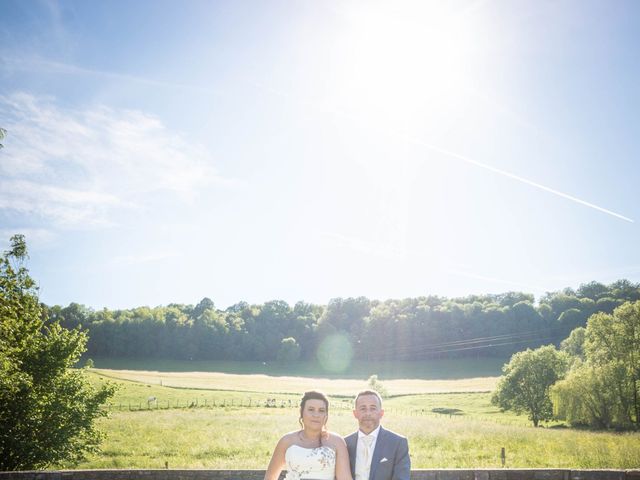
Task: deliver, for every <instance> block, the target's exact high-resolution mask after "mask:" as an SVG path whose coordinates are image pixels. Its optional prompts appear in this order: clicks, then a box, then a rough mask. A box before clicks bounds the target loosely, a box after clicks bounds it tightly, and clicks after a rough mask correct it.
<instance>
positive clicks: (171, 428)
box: [61, 362, 640, 469]
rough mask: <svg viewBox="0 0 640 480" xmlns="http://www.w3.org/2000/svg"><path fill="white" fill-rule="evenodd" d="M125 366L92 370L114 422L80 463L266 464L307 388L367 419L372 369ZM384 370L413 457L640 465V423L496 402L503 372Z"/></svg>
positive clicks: (391, 414)
mask: <svg viewBox="0 0 640 480" xmlns="http://www.w3.org/2000/svg"><path fill="white" fill-rule="evenodd" d="M96 363H98V362H96ZM99 366H101V367H104V366H105V365H104V364H99ZM123 366H124V365H123ZM126 366H127V367H128V368H129V370H111V369H104V368H101V369H95V370H90V371H87V375H88V377H89V379H90V380H91V381H92V382H96V383H99V382H105V381H110V382H114V383H116V384H117V385H118V386H119V389H118V392H117V394H116V396H115V397H114V398H113V399H112V401H111V403H110V405H109V406H108V409H109V417H108V418H104V419H101V420H100V427H101V429H102V430H103V431H104V432H105V434H106V438H105V441H104V443H103V446H102V451H101V452H100V453H97V454H93V455H91V456H90V457H88V458H87V459H86V461H85V462H83V463H81V464H80V465H78V466H76V467H74V468H164V467H165V465H168V467H169V468H207V469H264V468H266V465H267V463H268V461H269V458H270V455H271V452H272V449H273V447H274V446H275V443H276V442H277V440H278V438H279V437H280V436H281V435H282V434H284V433H286V432H287V431H291V430H295V429H297V428H298V423H297V418H298V412H297V402H298V400H299V398H300V394H301V392H302V391H304V390H309V389H322V390H325V391H326V392H328V393H329V395H330V399H331V408H330V418H329V425H328V426H329V429H330V430H333V431H336V432H338V433H340V434H343V435H345V434H348V433H350V432H352V431H353V430H355V428H356V421H355V419H354V418H353V416H352V413H351V400H350V398H351V395H353V392H355V391H357V390H358V389H360V388H364V387H365V386H366V376H363V377H362V378H360V379H355V378H342V379H332V378H326V377H321V376H318V377H312V378H309V377H298V376H296V375H295V373H297V372H286V373H289V374H288V375H284V376H272V375H266V374H263V373H257V374H256V373H255V371H254V372H253V374H252V375H248V374H235V373H224V374H220V373H217V374H216V375H224V376H223V377H218V376H216V375H213V374H215V373H216V372H213V371H212V370H211V369H208V370H207V369H204V368H202V369H201V370H203V371H198V372H195V371H186V370H184V369H180V368H174V369H173V370H172V371H161V370H160V369H159V368H158V367H157V366H156V368H157V369H156V370H133V369H132V365H131V364H129V365H126ZM137 366H138V367H142V368H153V366H152V365H151V364H146V365H142V364H141V365H137ZM174 366H175V367H179V365H174ZM444 368H445V367H444V366H443V369H444ZM172 372H173V373H174V374H175V375H173V376H171V375H168V374H169V373H172ZM247 373H249V372H247ZM282 373H285V372H282ZM316 373H320V372H316ZM484 373H487V372H486V371H485V372H484ZM489 373H490V372H489ZM212 375H213V376H212ZM168 378H171V381H172V382H173V383H172V384H171V385H167V383H166V382H167V379H168ZM161 379H162V382H160V380H161ZM221 379H223V380H224V381H222V380H221ZM380 380H381V381H382V382H383V385H384V386H385V388H387V390H388V391H389V395H390V397H389V398H388V399H386V400H385V405H384V407H385V417H384V419H383V424H384V425H385V426H386V427H388V428H390V429H392V430H396V431H398V432H401V433H403V434H404V435H406V436H407V437H408V438H409V442H410V449H411V457H412V465H413V468H476V467H477V468H500V467H501V466H502V463H501V459H500V452H501V449H502V448H505V451H506V463H505V466H506V467H507V468H542V467H544V468H639V467H640V434H638V433H616V432H595V431H588V430H578V429H572V428H567V427H566V426H564V425H563V424H561V423H559V422H550V423H547V424H545V425H544V426H543V427H542V428H533V427H532V426H531V424H530V422H529V421H528V420H527V419H526V417H524V416H518V415H515V414H513V413H510V412H501V411H500V410H499V409H497V408H496V407H494V406H493V405H491V403H490V393H489V391H490V390H491V388H493V385H494V384H495V376H493V377H492V376H487V377H477V378H473V379H470V378H459V379H454V378H452V377H451V376H449V377H446V376H445V378H436V379H433V378H429V377H427V378H422V379H417V378H412V379H401V378H390V379H388V380H387V379H385V377H383V376H380ZM161 383H162V384H161ZM234 387H235V388H234ZM150 397H155V400H152V401H149V398H150ZM267 404H268V405H270V406H267ZM61 466H62V467H65V465H61Z"/></svg>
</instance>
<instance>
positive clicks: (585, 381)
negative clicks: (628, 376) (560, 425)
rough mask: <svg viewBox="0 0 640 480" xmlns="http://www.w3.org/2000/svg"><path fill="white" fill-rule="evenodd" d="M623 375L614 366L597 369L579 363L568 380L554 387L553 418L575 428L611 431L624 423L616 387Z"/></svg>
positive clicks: (590, 365) (593, 366)
mask: <svg viewBox="0 0 640 480" xmlns="http://www.w3.org/2000/svg"><path fill="white" fill-rule="evenodd" d="M621 377H624V371H622V370H621V369H620V368H619V367H616V366H615V365H612V364H607V365H600V366H595V365H592V364H590V363H583V362H582V361H581V360H579V359H578V360H577V361H576V363H575V364H574V366H573V367H572V369H571V371H570V372H569V374H568V375H567V377H566V378H565V379H563V380H560V381H558V382H557V383H556V384H555V385H553V387H551V398H552V399H553V404H554V414H555V416H556V417H557V418H559V419H562V420H566V421H568V422H569V423H570V424H572V425H586V426H591V427H596V428H611V427H613V426H615V425H620V424H621V423H625V418H626V416H625V412H624V409H623V408H621V405H620V402H619V401H618V399H617V394H616V389H615V384H616V383H618V382H619V381H620V380H621Z"/></svg>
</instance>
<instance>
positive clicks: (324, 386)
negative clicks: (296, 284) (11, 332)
mask: <svg viewBox="0 0 640 480" xmlns="http://www.w3.org/2000/svg"><path fill="white" fill-rule="evenodd" d="M93 371H94V372H96V373H98V374H101V375H103V376H107V377H111V378H114V379H119V380H129V381H133V382H138V383H144V384H148V385H157V386H165V387H178V388H190V389H206V390H226V391H233V392H261V393H273V394H285V393H294V394H300V393H302V392H304V391H305V390H311V389H315V390H322V391H324V392H325V393H327V394H329V395H336V396H347V397H352V396H353V395H354V394H355V393H356V392H358V391H359V390H363V389H365V388H366V387H367V381H366V377H364V378H361V379H358V380H356V379H328V378H309V377H292V376H286V377H273V376H268V375H237V374H230V373H215V372H157V371H145V370H104V369H94V370H93ZM497 378H498V377H481V378H466V379H460V380H417V379H403V380H400V379H398V380H384V386H385V388H386V389H387V391H388V392H389V395H391V396H396V395H409V394H420V393H445V392H488V391H491V390H493V388H494V387H495V383H496V381H497ZM381 380H382V379H381Z"/></svg>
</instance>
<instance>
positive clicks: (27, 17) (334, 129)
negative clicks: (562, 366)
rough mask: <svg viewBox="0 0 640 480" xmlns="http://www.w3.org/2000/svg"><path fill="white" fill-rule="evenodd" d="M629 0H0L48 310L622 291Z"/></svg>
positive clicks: (630, 140) (632, 64)
mask: <svg viewBox="0 0 640 480" xmlns="http://www.w3.org/2000/svg"><path fill="white" fill-rule="evenodd" d="M638 45H640V3H638V2H635V1H621V0H616V1H604V0H603V1H591V0H579V1H578V0H575V1H573V0H566V1H539V0H536V1H526V0H522V1H518V2H512V1H506V0H500V1H492V0H486V1H485V0H470V1H447V2H444V1H443V2H435V1H389V2H378V1H369V2H364V1H348V0H346V1H331V0H327V1H324V0H323V1H317V2H311V1H308V2H300V1H293V0H291V1H243V2H238V1H233V0H229V1H195V0H191V1H184V2H174V1H171V2H170V1H164V0H153V1H151V0H147V1H145V0H138V1H135V2H129V1H121V0H110V1H104V2H87V1H84V0H79V1H36V0H17V1H11V0H0V127H3V128H5V129H6V130H7V135H6V137H5V138H4V140H3V141H2V143H3V144H4V148H3V149H2V150H0V246H1V247H2V249H3V250H6V248H7V247H8V245H9V238H10V237H11V236H12V235H14V234H16V233H21V234H24V235H25V236H26V240H27V245H28V248H29V254H30V258H29V261H28V264H27V266H28V268H29V270H30V273H31V276H32V277H33V278H34V279H36V281H37V282H38V285H39V288H40V299H41V301H43V302H44V303H46V304H48V305H54V304H58V305H67V304H69V303H71V302H76V303H81V304H84V305H87V306H90V307H92V308H95V309H102V308H105V307H106V308H110V309H117V308H132V307H137V306H143V305H148V306H156V305H167V304H170V303H184V304H195V303H198V302H199V301H200V300H201V299H202V298H203V297H209V298H211V299H212V300H213V301H214V302H215V304H216V306H218V307H219V308H226V307H228V306H230V305H233V304H235V303H237V302H240V301H247V302H249V303H263V302H266V301H269V300H276V299H279V300H285V301H287V302H289V303H290V304H294V303H295V302H297V301H306V302H312V303H319V304H326V303H327V302H328V301H329V300H330V299H331V298H336V297H355V296H361V295H362V296H366V297H368V298H370V299H379V300H385V299H388V298H407V297H417V296H423V295H443V296H448V297H453V296H464V295H470V294H485V293H502V292H507V291H523V292H528V293H533V294H534V295H536V298H538V297H539V296H540V295H542V294H543V293H544V292H547V291H556V290H560V289H562V288H565V287H573V288H575V287H578V286H579V285H580V284H582V283H586V282H591V281H599V282H603V283H611V282H613V281H615V280H618V279H621V278H627V279H629V280H631V281H634V282H639V281H640V249H638V248H637V245H638V240H639V233H640V232H639V229H638V226H639V225H638V224H639V222H640V202H638V201H637V200H638V185H639V184H640V163H639V162H638V161H637V159H638V156H639V153H640V122H638V114H637V112H638V111H640V89H639V88H638V87H637V86H638V85H640V62H639V61H638Z"/></svg>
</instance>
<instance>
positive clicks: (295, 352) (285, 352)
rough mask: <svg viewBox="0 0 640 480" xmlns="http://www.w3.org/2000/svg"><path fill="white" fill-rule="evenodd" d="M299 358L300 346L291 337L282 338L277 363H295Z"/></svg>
mask: <svg viewBox="0 0 640 480" xmlns="http://www.w3.org/2000/svg"><path fill="white" fill-rule="evenodd" d="M299 358H300V345H298V342H297V341H296V339H295V338H293V337H287V338H283V339H282V341H281V342H280V350H278V355H277V359H278V361H279V362H288V363H291V362H295V361H297V360H298V359H299Z"/></svg>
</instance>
